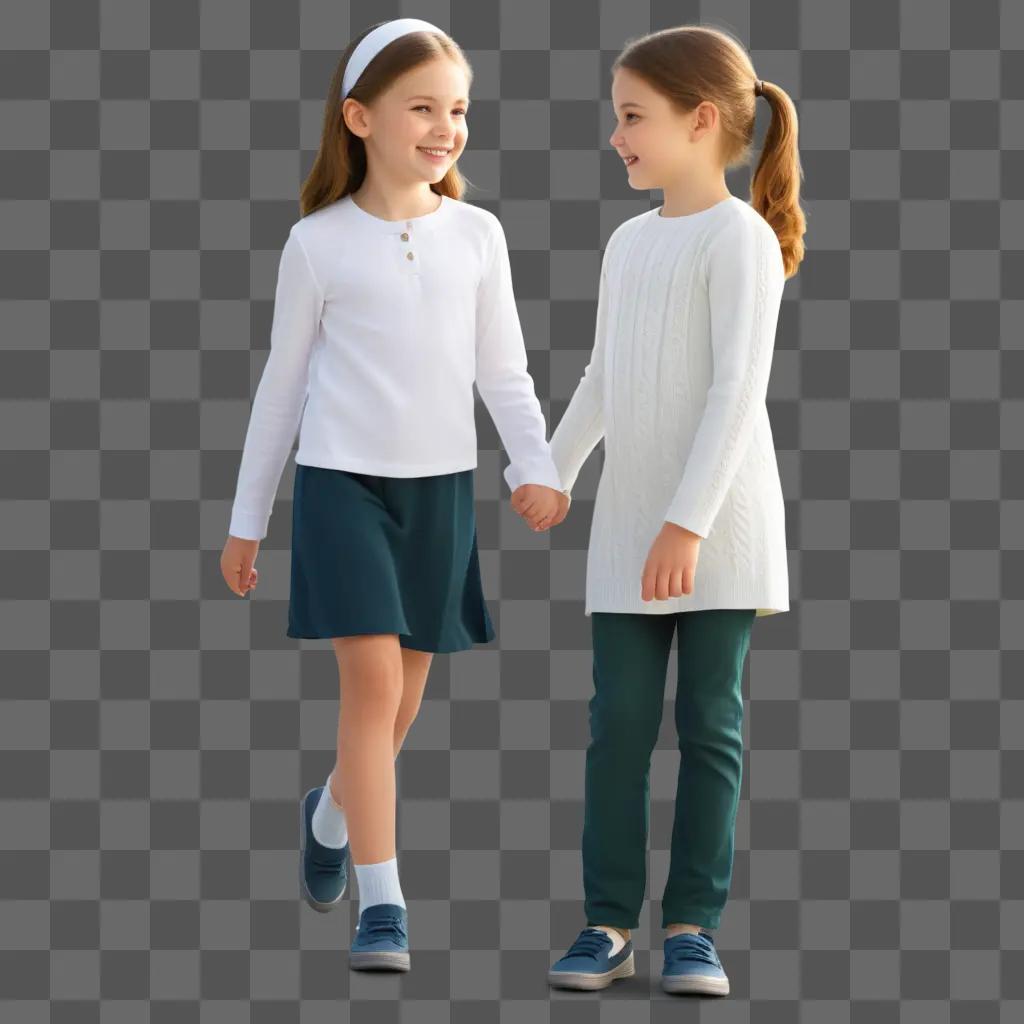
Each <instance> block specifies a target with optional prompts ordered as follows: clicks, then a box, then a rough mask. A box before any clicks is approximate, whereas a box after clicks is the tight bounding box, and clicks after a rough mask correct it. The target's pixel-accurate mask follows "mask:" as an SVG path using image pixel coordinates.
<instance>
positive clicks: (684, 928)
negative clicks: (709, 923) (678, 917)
mask: <svg viewBox="0 0 1024 1024" xmlns="http://www.w3.org/2000/svg"><path fill="white" fill-rule="evenodd" d="M700 929H701V926H700V925H699V924H670V925H668V926H667V927H666V929H665V938H666V939H670V938H672V936H673V935H679V934H680V933H681V932H689V933H690V934H691V935H698V934H699V933H700Z"/></svg>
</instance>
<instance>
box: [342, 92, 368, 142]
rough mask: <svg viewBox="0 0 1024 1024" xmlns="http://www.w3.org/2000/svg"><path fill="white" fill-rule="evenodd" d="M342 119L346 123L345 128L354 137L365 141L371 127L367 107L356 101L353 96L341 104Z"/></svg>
mask: <svg viewBox="0 0 1024 1024" xmlns="http://www.w3.org/2000/svg"><path fill="white" fill-rule="evenodd" d="M341 117H342V120H343V121H344V122H345V127H346V128H348V130H349V131H350V132H351V133H352V134H353V135H358V136H359V137H360V138H361V139H365V138H366V136H367V135H369V134H370V126H369V124H368V123H367V119H366V107H364V106H363V105H362V103H360V102H359V100H354V99H352V97H351V96H349V97H346V99H345V100H344V102H343V103H342V104H341Z"/></svg>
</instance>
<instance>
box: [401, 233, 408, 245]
mask: <svg viewBox="0 0 1024 1024" xmlns="http://www.w3.org/2000/svg"><path fill="white" fill-rule="evenodd" d="M402 241H403V242H408V241H409V232H408V231H403V232H402Z"/></svg>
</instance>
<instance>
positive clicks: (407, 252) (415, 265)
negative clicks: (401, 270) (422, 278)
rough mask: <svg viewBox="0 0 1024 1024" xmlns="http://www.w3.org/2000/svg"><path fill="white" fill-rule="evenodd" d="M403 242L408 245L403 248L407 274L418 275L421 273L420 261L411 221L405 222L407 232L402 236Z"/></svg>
mask: <svg viewBox="0 0 1024 1024" xmlns="http://www.w3.org/2000/svg"><path fill="white" fill-rule="evenodd" d="M400 237H401V239H402V241H403V242H405V243H407V244H405V245H404V246H403V247H402V263H403V264H404V266H405V272H406V273H407V274H418V273H419V272H420V271H419V260H418V259H417V254H416V250H415V249H414V248H413V243H412V241H411V239H412V223H411V222H410V221H406V222H405V230H404V231H403V232H402V234H401V236H400Z"/></svg>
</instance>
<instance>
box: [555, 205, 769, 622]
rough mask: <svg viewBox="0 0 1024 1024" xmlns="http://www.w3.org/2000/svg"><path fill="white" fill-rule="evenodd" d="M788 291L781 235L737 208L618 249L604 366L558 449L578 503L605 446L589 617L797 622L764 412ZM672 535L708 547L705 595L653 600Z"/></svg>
mask: <svg viewBox="0 0 1024 1024" xmlns="http://www.w3.org/2000/svg"><path fill="white" fill-rule="evenodd" d="M784 283H785V273H784V268H783V262H782V252H781V249H780V247H779V241H778V238H777V236H776V235H775V232H774V231H773V230H772V228H771V226H770V225H769V224H768V222H767V221H766V220H765V219H764V218H763V217H761V215H760V214H758V213H757V211H756V210H754V209H753V208H752V207H751V206H750V205H749V204H748V203H746V202H744V201H743V200H741V199H739V198H737V197H736V196H731V197H729V198H728V199H725V200H722V201H721V202H719V203H717V204H715V205H714V206H711V207H709V208H708V209H706V210H701V211H699V212H698V213H694V214H690V215H687V216H681V217H662V216H661V208H658V209H654V210H650V211H648V212H646V213H643V214H641V215H639V216H637V217H633V218H631V219H630V220H628V221H626V222H625V223H623V224H621V225H619V227H618V228H616V229H615V231H614V232H613V233H612V235H611V237H610V238H609V240H608V244H607V246H606V247H605V254H604V260H603V263H602V267H601V282H600V290H599V295H598V306H597V325H596V332H595V341H594V349H593V353H592V355H591V359H590V363H589V365H588V366H587V368H586V371H585V372H584V374H583V376H582V378H581V380H580V383H579V385H578V386H577V388H576V391H575V393H574V394H573V396H572V400H571V401H570V403H569V406H568V408H567V409H566V412H565V415H564V416H563V417H562V419H561V421H560V422H559V424H558V427H557V428H556V430H555V432H554V434H553V435H552V438H551V452H552V456H553V457H554V460H555V465H556V466H557V467H558V471H559V474H560V475H561V479H562V486H563V488H565V489H566V490H570V491H571V489H572V487H573V485H574V483H575V481H576V477H577V475H578V474H579V471H580V468H581V467H582V465H583V463H584V462H585V461H586V459H587V456H588V455H589V454H590V453H591V452H592V451H593V449H594V447H595V446H596V445H597V443H598V441H599V440H600V439H601V438H602V437H603V438H604V439H605V462H604V467H603V470H602V473H601V479H600V482H599V484H598V488H597V498H596V501H595V504H594V513H593V519H592V523H591V532H590V545H589V548H588V551H587V586H586V609H585V613H586V614H587V615H590V614H591V613H592V612H604V611H609V612H611V611H616V612H645V613H650V614H665V613H669V612H679V611H694V610H697V609H705V608H752V609H755V610H756V614H757V615H758V616H764V615H771V614H774V613H777V612H784V611H788V610H789V572H788V563H787V549H786V530H785V505H784V502H783V496H782V486H781V481H780V479H779V472H778V465H777V463H776V459H775V448H774V444H773V440H772V431H771V425H770V423H769V419H768V410H767V407H766V404H765V398H766V394H767V389H768V378H769V374H770V371H771V362H772V352H773V349H774V343H775V329H776V324H777V322H778V315H779V307H780V303H781V298H782V291H783V285H784ZM570 514H571V513H570ZM666 520H668V521H670V522H673V523H677V524H679V525H680V526H684V527H686V528H687V529H689V530H692V531H693V532H695V533H697V534H699V535H700V536H701V537H702V538H704V539H703V540H702V541H701V543H700V546H699V548H698V560H697V568H696V572H695V576H694V585H693V591H692V593H690V594H685V595H683V596H682V597H670V598H668V599H667V600H658V599H657V598H655V599H653V600H651V601H644V600H643V598H642V596H641V581H642V577H643V570H644V564H645V563H646V561H647V556H648V553H649V552H650V548H651V544H652V543H653V542H654V540H655V538H656V537H657V535H658V532H659V531H660V530H661V528H662V526H663V525H664V523H665V521H666Z"/></svg>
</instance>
